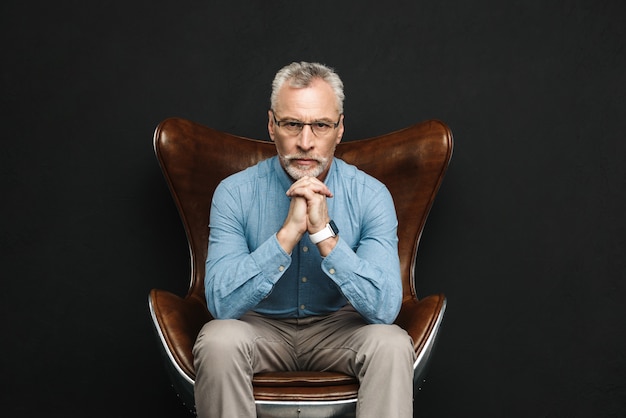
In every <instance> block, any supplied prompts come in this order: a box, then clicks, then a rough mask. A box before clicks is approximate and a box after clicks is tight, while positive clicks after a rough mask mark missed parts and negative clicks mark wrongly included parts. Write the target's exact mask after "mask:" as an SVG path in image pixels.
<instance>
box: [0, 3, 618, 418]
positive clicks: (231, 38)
mask: <svg viewBox="0 0 626 418" xmlns="http://www.w3.org/2000/svg"><path fill="white" fill-rule="evenodd" d="M37 3H38V4H36V5H35V4H32V3H29V2H18V1H15V0H6V1H4V2H3V3H2V5H1V6H0V10H1V15H0V24H1V25H0V27H1V29H0V30H1V31H2V41H1V42H2V51H1V55H2V67H1V73H2V109H1V110H2V113H1V115H2V130H1V135H2V140H1V144H2V145H1V146H0V175H1V177H0V178H1V182H2V183H1V184H2V203H1V204H0V207H1V209H0V210H1V212H0V214H1V217H0V219H1V220H0V222H1V224H0V225H1V228H2V229H1V234H0V257H1V260H2V263H1V270H0V271H1V273H0V275H1V277H2V291H1V292H0V321H1V322H0V330H1V332H2V337H0V340H1V341H2V343H1V347H2V348H1V350H2V351H1V354H2V356H1V357H0V376H1V377H0V380H1V381H2V390H0V414H1V415H2V416H6V417H14V416H21V417H35V416H50V417H71V416H76V417H78V416H80V417H137V416H146V417H147V416H150V417H185V416H187V415H186V411H185V409H184V408H183V407H182V406H181V405H180V404H179V402H178V400H177V398H176V397H175V395H174V392H173V391H172V390H171V389H170V388H169V385H168V381H167V379H166V377H165V374H164V371H163V368H162V364H161V360H160V358H159V355H158V351H157V345H156V340H155V337H154V336H153V334H152V330H151V325H150V322H149V317H148V309H147V303H146V302H147V294H148V292H149V290H150V289H151V288H154V287H158V288H164V289H168V290H171V291H174V292H176V293H179V294H181V295H182V294H184V293H185V290H186V285H187V282H188V272H189V266H188V255H187V248H186V241H185V237H184V233H183V231H182V228H181V224H180V222H179V219H178V214H177V213H176V210H175V208H174V206H173V203H172V202H171V199H170V196H169V192H168V190H167V188H166V185H165V183H164V181H163V179H162V177H161V173H160V170H159V167H158V164H157V162H156V159H155V157H154V154H153V151H152V133H153V130H154V128H155V126H156V125H157V124H158V123H159V122H160V121H161V120H162V119H164V118H166V117H169V116H182V117H186V118H189V119H192V120H195V121H197V122H200V123H203V124H205V125H208V126H212V127H215V128H217V129H221V130H226V131H230V132H233V133H236V134H239V135H244V136H251V137H257V138H267V132H266V127H265V124H266V109H267V108H268V96H269V91H270V81H271V78H272V76H273V74H274V73H275V71H276V70H277V69H278V68H280V67H281V66H282V65H284V64H287V63H289V62H291V61H293V60H316V61H321V62H324V63H327V64H329V65H331V66H333V67H335V68H336V69H337V71H338V72H339V73H340V75H341V76H342V78H343V79H344V82H345V84H346V95H347V99H346V103H345V106H346V135H345V138H346V140H353V139H358V138H362V137H367V136H371V135H375V134H379V133H383V132H386V131H391V130H396V129H400V128H403V127H406V126H408V125H410V124H413V123H415V122H418V121H421V120H424V119H430V118H437V119H441V120H443V121H445V122H447V123H448V124H449V125H450V126H451V128H452V130H453V133H454V136H455V141H456V147H455V152H454V155H453V158H452V163H451V166H450V169H449V172H448V175H447V177H446V179H445V181H444V183H443V186H442V188H441V191H440V193H439V196H438V199H437V201H436V203H435V205H434V207H433V211H432V213H431V217H430V219H429V221H428V223H427V226H426V229H425V232H424V235H423V240H422V244H421V247H420V256H419V260H418V261H419V264H418V266H417V277H418V286H419V292H420V295H421V296H424V295H427V294H430V293H434V292H443V293H445V294H446V295H447V296H448V311H447V316H446V320H445V321H444V325H443V331H442V332H443V333H442V335H441V340H440V344H439V346H438V347H437V352H436V355H435V357H434V362H433V364H432V367H431V370H430V374H429V377H428V380H427V383H426V385H425V387H424V389H423V391H422V392H421V393H420V394H419V397H418V403H417V408H416V410H417V412H418V413H419V416H420V417H458V416H470V417H474V416H480V417H617V416H624V415H626V359H625V355H624V352H625V349H626V336H625V332H624V329H625V328H626V326H625V325H626V324H625V323H626V320H625V319H624V318H626V315H625V314H626V312H625V308H624V298H625V297H626V284H625V279H626V263H625V261H624V260H625V258H626V257H625V251H626V241H625V239H624V236H625V234H626V220H625V217H624V213H626V204H625V199H624V191H625V190H626V187H625V186H626V172H625V167H624V157H625V155H626V145H625V143H626V141H625V138H624V132H625V131H626V122H625V118H624V116H625V115H624V113H625V110H626V106H625V105H626V75H625V74H626V65H625V64H626V49H625V40H626V33H625V29H624V27H625V25H624V15H625V14H624V9H625V7H624V3H623V2H622V1H620V0H587V1H583V0H575V1H551V0H540V1H539V0H537V1H535V0H533V1H523V2H520V1H510V2H503V1H496V0H493V1H486V0H478V1H463V0H444V1H430V2H426V1H395V0H390V1H387V2H357V1H354V2H348V1H333V2H329V1H317V2H300V1H289V2H288V1H228V2H226V1H224V2H216V1H177V2H165V1H130V0H128V1H109V2H105V1H98V2H96V1H58V2H43V1H40V2H37ZM366 4H369V5H366Z"/></svg>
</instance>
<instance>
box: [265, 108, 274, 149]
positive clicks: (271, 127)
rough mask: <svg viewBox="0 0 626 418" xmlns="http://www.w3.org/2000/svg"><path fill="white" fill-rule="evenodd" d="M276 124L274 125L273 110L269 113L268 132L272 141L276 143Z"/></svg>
mask: <svg viewBox="0 0 626 418" xmlns="http://www.w3.org/2000/svg"><path fill="white" fill-rule="evenodd" d="M275 128H276V124H275V123H274V114H273V113H272V111H271V110H268V111H267V132H268V133H269V134H270V139H271V140H272V142H274V129H275Z"/></svg>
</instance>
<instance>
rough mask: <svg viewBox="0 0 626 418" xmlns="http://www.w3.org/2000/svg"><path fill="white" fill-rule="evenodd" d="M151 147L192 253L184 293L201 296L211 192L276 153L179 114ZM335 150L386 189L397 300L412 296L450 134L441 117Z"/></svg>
mask: <svg viewBox="0 0 626 418" xmlns="http://www.w3.org/2000/svg"><path fill="white" fill-rule="evenodd" d="M154 147H155V151H156V154H157V158H158V160H159V163H160V164H161V168H162V171H163V174H164V176H165V178H166V180H167V183H168V185H169V187H170V191H171V193H172V196H173V198H174V201H175V203H176V206H177V207H178V210H179V213H180V216H181V219H182V222H183V226H184V229H185V232H186V234H187V239H188V243H189V250H190V255H191V283H190V286H189V292H188V294H187V297H193V298H198V299H201V300H202V302H203V303H205V302H204V271H205V260H206V256H207V247H208V236H209V228H208V223H209V222H208V221H209V211H210V208H211V199H212V196H213V192H214V190H215V188H216V187H217V185H218V184H219V182H220V181H221V180H222V179H223V178H225V177H227V176H228V175H230V174H232V173H235V172H237V171H240V170H243V169H244V168H246V167H249V166H251V165H253V164H255V163H257V162H258V161H261V160H263V159H266V158H269V157H271V156H273V155H275V154H276V148H275V145H274V144H273V143H272V142H269V141H259V140H253V139H248V138H242V137H238V136H234V135H231V134H227V133H224V132H219V131H216V130H214V129H211V128H208V127H206V126H202V125H200V124H197V123H194V122H191V121H188V120H185V119H180V118H171V119H166V120H164V121H163V122H161V123H160V124H159V126H158V127H157V129H156V131H155V134H154ZM335 155H336V156H337V157H339V158H341V159H343V160H344V161H346V162H348V163H350V164H354V165H356V166H357V167H359V168H360V169H361V170H363V171H365V172H367V173H369V174H371V175H372V176H374V177H376V178H377V179H379V180H380V181H382V182H383V183H384V184H385V185H387V187H388V188H389V190H390V192H391V194H392V196H393V198H394V203H395V206H396V212H397V216H398V237H399V255H400V263H401V273H402V280H403V288H404V299H408V298H416V293H415V283H414V277H413V274H414V265H415V259H416V255H417V246H418V244H419V239H420V236H421V233H422V229H423V227H424V224H425V222H426V218H427V216H428V212H429V211H430V208H431V206H432V203H433V200H434V198H435V195H436V193H437V191H438V189H439V186H440V184H441V181H442V179H443V176H444V174H445V172H446V169H447V166H448V163H449V160H450V157H451V155H452V134H451V132H450V130H449V129H448V127H447V126H446V125H445V124H443V123H442V122H439V121H435V120H430V121H425V122H422V123H419V124H416V125H413V126H411V127H408V128H405V129H403V130H400V131H396V132H392V133H389V134H386V135H382V136H379V137H375V138H370V139H364V140H358V141H350V142H344V143H341V144H339V145H338V147H337V150H336V154H335Z"/></svg>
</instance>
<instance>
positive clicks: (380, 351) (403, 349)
mask: <svg viewBox="0 0 626 418" xmlns="http://www.w3.org/2000/svg"><path fill="white" fill-rule="evenodd" d="M366 328H367V333H368V338H367V339H368V341H369V342H370V344H368V346H369V351H370V355H371V356H373V357H379V356H380V358H382V359H387V360H388V359H397V360H401V361H402V359H404V360H405V361H409V362H411V363H412V362H413V361H414V359H415V350H414V348H413V341H412V339H411V337H410V336H409V335H408V334H407V332H406V331H405V330H403V329H402V328H400V327H399V326H397V325H368V326H367V327H366Z"/></svg>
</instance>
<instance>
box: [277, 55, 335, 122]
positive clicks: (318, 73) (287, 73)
mask: <svg viewBox="0 0 626 418" xmlns="http://www.w3.org/2000/svg"><path fill="white" fill-rule="evenodd" d="M316 78H319V79H322V80H324V81H325V82H327V83H328V84H329V85H330V87H331V88H332V89H333V92H334V93H335V97H336V98H337V110H338V111H339V113H340V114H341V113H343V100H344V99H345V95H344V93H343V82H342V81H341V79H340V78H339V75H337V73H336V72H335V70H333V69H332V68H330V67H327V66H325V65H323V64H320V63H317V62H304V61H302V62H292V63H291V64H289V65H287V66H285V67H283V68H281V69H280V70H279V71H278V72H277V73H276V76H275V77H274V81H273V82H272V96H271V97H270V104H271V106H272V109H275V108H276V102H277V100H278V91H279V90H280V89H281V87H282V86H283V85H284V84H285V82H289V85H290V86H291V87H296V88H304V87H308V86H310V85H311V82H312V81H313V80H314V79H316Z"/></svg>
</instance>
